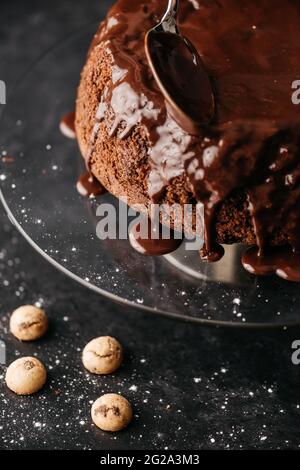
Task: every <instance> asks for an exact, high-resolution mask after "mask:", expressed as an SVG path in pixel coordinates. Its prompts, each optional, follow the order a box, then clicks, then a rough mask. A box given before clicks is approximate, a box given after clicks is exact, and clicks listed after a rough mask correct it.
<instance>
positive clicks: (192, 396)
mask: <svg viewBox="0 0 300 470" xmlns="http://www.w3.org/2000/svg"><path fill="white" fill-rule="evenodd" d="M111 3H112V2H111V1H106V0H89V1H85V2H83V1H78V0H76V1H75V0H73V1H72V0H51V1H50V0H43V1H42V2H41V1H40V0H26V2H24V1H17V0H9V1H8V0H1V4H0V16H1V24H0V79H2V80H5V81H6V83H7V86H8V89H11V88H12V87H13V84H14V82H15V81H16V80H18V79H19V77H20V76H21V75H22V73H24V71H25V70H26V69H28V68H29V67H30V66H31V64H32V63H33V62H34V61H35V60H36V59H37V58H38V57H39V56H41V54H42V53H43V52H44V51H45V50H47V49H48V48H49V47H50V46H52V45H53V44H55V43H56V42H58V41H60V40H62V39H64V38H65V37H66V36H67V35H68V34H70V33H71V32H72V31H74V30H76V29H78V28H80V27H81V26H83V25H84V24H86V23H88V22H89V21H91V20H93V19H97V18H99V19H100V18H101V17H103V15H104V14H105V12H106V10H107V8H108V6H109V5H110V4H111ZM8 106H9V103H8ZM0 212H1V215H0V218H1V232H0V339H1V340H2V341H4V342H5V344H6V348H7V364H9V363H10V362H11V361H13V360H14V359H16V358H17V357H19V355H33V354H37V355H38V356H39V357H40V358H41V359H42V360H43V361H44V363H45V364H46V365H47V368H48V370H49V381H48V383H47V385H46V387H45V388H44V390H43V391H41V392H40V393H39V394H37V395H36V396H32V397H27V398H20V397H17V396H15V395H14V394H13V393H11V392H10V391H9V390H8V389H7V388H6V386H5V383H4V375H5V370H6V367H5V366H0V448H4V449H23V448H28V449H105V450H110V449H154V448H156V449H170V450H172V449H207V448H212V449H248V448H258V449H270V448H281V449H284V448H298V447H299V446H300V392H299V390H300V380H299V375H300V366H298V367H297V366H295V365H293V364H292V361H291V354H292V350H291V343H292V341H293V340H295V339H298V338H300V331H299V330H296V329H291V330H281V331H277V332H255V331H230V330H222V329H218V330H217V329H212V328H203V327H200V326H195V325H190V324H184V323H177V322H174V321H171V320H167V319H164V318H160V317H156V316H151V315H146V314H143V313H141V312H138V311H135V310H132V309H127V308H125V307H124V306H120V305H116V304H114V303H112V302H111V301H109V300H106V299H105V298H102V297H100V296H98V295H97V294H95V293H92V292H90V291H88V290H86V289H85V288H83V287H81V286H80V285H77V284H76V283H75V282H74V281H72V280H70V279H68V278H66V277H64V276H63V275H62V274H61V273H60V272H58V271H56V270H55V268H54V267H52V266H50V265H49V264H48V263H47V262H46V261H45V260H43V259H42V258H41V257H40V256H39V255H38V254H37V253H35V252H34V251H33V249H32V248H31V247H30V246H29V245H28V244H27V243H26V241H25V240H23V239H22V237H21V235H19V234H18V233H17V232H16V230H15V229H14V228H13V227H12V226H11V225H10V222H9V221H8V219H7V217H6V215H5V213H4V211H3V210H2V209H1V210H0ZM36 302H38V303H39V304H41V305H42V306H44V307H45V309H46V310H47V312H48V314H49V317H50V320H51V330H50V333H49V335H48V336H47V337H46V338H45V339H43V340H41V341H39V342H37V343H30V344H21V343H19V342H18V341H17V340H15V339H14V338H13V337H12V336H11V335H10V334H9V332H8V322H9V315H10V312H11V311H12V310H13V309H14V308H16V307H17V306H19V305H20V304H24V303H36ZM107 334H110V335H113V336H116V337H117V338H119V340H120V341H121V342H122V343H123V345H124V346H125V348H126V357H125V361H124V365H123V366H122V368H121V369H120V370H119V371H118V373H116V374H115V375H114V376H108V377H97V376H91V375H89V374H88V373H86V371H85V370H84V369H83V366H82V364H81V360H80V356H81V350H82V347H83V346H84V345H85V344H86V342H87V341H88V340H90V339H91V338H93V337H95V336H97V335H107ZM105 392H117V393H118V392H120V393H122V394H123V395H124V396H126V397H127V398H128V399H129V400H130V401H131V402H132V404H133V406H134V411H135V419H134V422H133V423H132V425H130V426H129V427H128V429H126V430H125V431H123V432H121V433H119V434H106V433H103V432H101V431H100V430H99V429H97V428H96V427H95V426H94V425H93V424H92V423H91V419H90V406H91V403H92V401H93V400H95V399H96V398H97V397H98V396H100V395H101V394H102V393H105Z"/></svg>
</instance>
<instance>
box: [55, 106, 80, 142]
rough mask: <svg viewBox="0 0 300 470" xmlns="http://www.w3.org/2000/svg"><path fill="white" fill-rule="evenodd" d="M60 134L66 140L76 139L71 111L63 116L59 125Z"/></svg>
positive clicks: (73, 114) (73, 116) (72, 112)
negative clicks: (66, 138)
mask: <svg viewBox="0 0 300 470" xmlns="http://www.w3.org/2000/svg"><path fill="white" fill-rule="evenodd" d="M59 128H60V130H61V133H62V134H63V135H64V136H65V137H68V139H76V131H75V112H74V111H71V112H69V113H67V114H65V115H64V116H63V117H62V119H61V121H60V124H59Z"/></svg>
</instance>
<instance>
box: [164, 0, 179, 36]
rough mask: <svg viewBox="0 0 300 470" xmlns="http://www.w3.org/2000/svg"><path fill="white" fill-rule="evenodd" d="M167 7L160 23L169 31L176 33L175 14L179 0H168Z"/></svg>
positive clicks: (176, 13)
mask: <svg viewBox="0 0 300 470" xmlns="http://www.w3.org/2000/svg"><path fill="white" fill-rule="evenodd" d="M168 2H169V3H168V7H167V10H166V13H165V14H164V16H163V19H162V22H161V23H162V25H164V26H166V27H167V28H164V29H167V30H168V31H169V32H174V33H177V15H178V10H179V0H168Z"/></svg>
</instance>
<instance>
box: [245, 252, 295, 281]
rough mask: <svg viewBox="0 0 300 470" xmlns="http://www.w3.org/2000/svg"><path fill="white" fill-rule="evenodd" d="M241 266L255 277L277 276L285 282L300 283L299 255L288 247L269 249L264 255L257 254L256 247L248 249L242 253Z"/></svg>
mask: <svg viewBox="0 0 300 470" xmlns="http://www.w3.org/2000/svg"><path fill="white" fill-rule="evenodd" d="M242 264H243V266H244V268H245V269H246V270H247V271H249V272H250V273H251V274H256V275H257V276H266V275H268V274H277V276H279V277H282V278H283V279H286V280H287V281H295V282H300V254H295V253H294V252H293V251H292V249H291V248H290V247H288V246H284V247H277V248H276V249H272V248H269V249H268V250H267V251H266V252H265V253H264V254H259V250H258V248H257V247H253V248H250V249H249V250H247V251H246V252H245V253H244V255H243V257H242Z"/></svg>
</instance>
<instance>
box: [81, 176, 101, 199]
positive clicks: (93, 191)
mask: <svg viewBox="0 0 300 470" xmlns="http://www.w3.org/2000/svg"><path fill="white" fill-rule="evenodd" d="M76 188H77V191H78V192H79V194H80V195H81V196H85V197H96V196H101V195H102V194H105V193H106V189H105V188H104V186H102V184H101V183H100V181H98V180H97V179H96V178H95V177H94V176H93V175H92V174H91V173H90V172H89V171H87V172H86V173H83V174H82V175H80V176H79V178H78V181H77V184H76Z"/></svg>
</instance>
